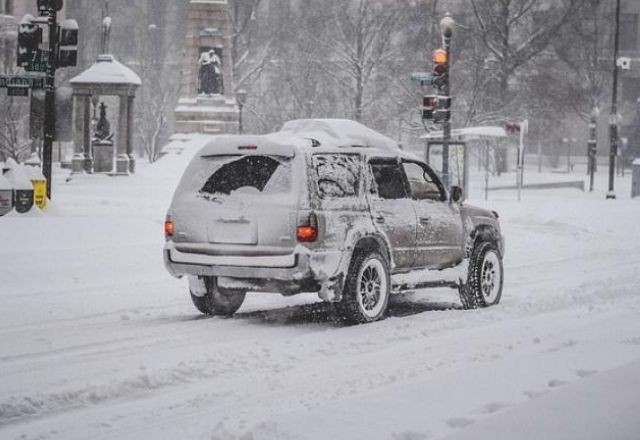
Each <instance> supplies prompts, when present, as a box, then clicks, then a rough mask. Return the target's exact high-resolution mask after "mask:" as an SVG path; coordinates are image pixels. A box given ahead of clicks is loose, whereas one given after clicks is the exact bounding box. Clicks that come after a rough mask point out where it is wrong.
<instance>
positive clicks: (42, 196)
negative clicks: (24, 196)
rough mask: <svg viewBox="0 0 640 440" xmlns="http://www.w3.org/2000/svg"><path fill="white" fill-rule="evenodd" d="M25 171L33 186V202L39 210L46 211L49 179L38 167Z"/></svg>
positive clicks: (27, 168)
mask: <svg viewBox="0 0 640 440" xmlns="http://www.w3.org/2000/svg"><path fill="white" fill-rule="evenodd" d="M24 170H25V172H26V174H27V177H28V178H29V179H30V180H31V185H32V186H33V202H34V203H35V205H36V206H37V207H38V208H40V209H44V208H45V207H46V206H47V179H45V177H44V176H43V175H42V170H41V169H40V167H38V166H28V167H25V168H24Z"/></svg>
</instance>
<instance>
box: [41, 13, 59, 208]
mask: <svg viewBox="0 0 640 440" xmlns="http://www.w3.org/2000/svg"><path fill="white" fill-rule="evenodd" d="M56 6H57V5H54V2H52V1H50V2H48V3H47V10H46V12H47V14H48V17H49V20H48V25H49V62H48V63H47V77H46V85H45V89H44V90H45V95H44V141H43V143H42V174H44V177H45V179H46V180H47V198H48V199H49V200H51V178H52V174H53V173H52V169H51V166H52V155H53V139H54V137H55V130H56V115H55V112H56V88H55V82H56V65H57V54H58V50H57V49H58V11H57V10H56Z"/></svg>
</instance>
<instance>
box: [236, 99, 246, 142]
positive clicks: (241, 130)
mask: <svg viewBox="0 0 640 440" xmlns="http://www.w3.org/2000/svg"><path fill="white" fill-rule="evenodd" d="M236 100H237V101H238V110H240V114H239V118H238V134H242V132H243V129H242V109H243V107H244V104H245V102H247V91H246V90H245V89H240V90H238V91H237V92H236Z"/></svg>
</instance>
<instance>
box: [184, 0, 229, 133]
mask: <svg viewBox="0 0 640 440" xmlns="http://www.w3.org/2000/svg"><path fill="white" fill-rule="evenodd" d="M227 7H228V5H227V0H191V1H190V3H189V11H188V17H187V41H186V47H185V50H184V59H183V63H182V65H183V66H184V67H183V70H182V82H181V89H180V99H179V101H178V106H177V108H176V109H175V127H176V128H175V129H176V132H177V133H207V134H223V133H237V132H238V130H239V115H240V112H239V109H238V105H237V102H236V99H235V96H234V92H233V70H232V60H231V48H230V39H231V25H230V23H229V16H228V13H227Z"/></svg>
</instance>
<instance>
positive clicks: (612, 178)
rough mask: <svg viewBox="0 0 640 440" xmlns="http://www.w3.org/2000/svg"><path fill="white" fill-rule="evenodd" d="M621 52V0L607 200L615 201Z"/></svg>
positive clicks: (612, 101) (615, 44)
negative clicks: (619, 61) (619, 59)
mask: <svg viewBox="0 0 640 440" xmlns="http://www.w3.org/2000/svg"><path fill="white" fill-rule="evenodd" d="M619 50H620V0H616V26H615V37H614V48H613V93H612V94H611V117H610V121H609V137H610V140H611V148H610V150H609V191H608V192H607V199H615V198H616V193H615V192H614V181H615V174H614V173H615V167H616V156H617V155H618V53H619Z"/></svg>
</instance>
